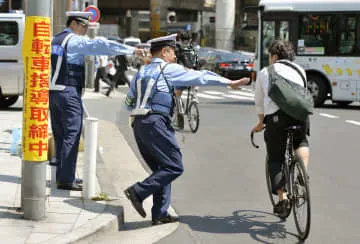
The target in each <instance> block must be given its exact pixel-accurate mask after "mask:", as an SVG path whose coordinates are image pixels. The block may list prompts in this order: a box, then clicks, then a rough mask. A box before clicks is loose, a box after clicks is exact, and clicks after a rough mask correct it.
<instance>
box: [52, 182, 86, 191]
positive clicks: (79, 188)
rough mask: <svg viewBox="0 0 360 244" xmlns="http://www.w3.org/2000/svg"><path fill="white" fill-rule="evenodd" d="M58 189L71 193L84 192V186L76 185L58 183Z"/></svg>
mask: <svg viewBox="0 0 360 244" xmlns="http://www.w3.org/2000/svg"><path fill="white" fill-rule="evenodd" d="M57 189H61V190H70V191H82V186H81V185H79V184H76V183H57Z"/></svg>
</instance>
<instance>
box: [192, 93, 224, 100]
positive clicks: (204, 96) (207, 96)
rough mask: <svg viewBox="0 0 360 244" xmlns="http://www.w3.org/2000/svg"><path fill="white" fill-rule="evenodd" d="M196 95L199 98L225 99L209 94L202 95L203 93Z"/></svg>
mask: <svg viewBox="0 0 360 244" xmlns="http://www.w3.org/2000/svg"><path fill="white" fill-rule="evenodd" d="M196 95H197V96H198V97H202V98H208V99H224V98H223V97H216V96H212V95H207V94H202V93H197V94H196Z"/></svg>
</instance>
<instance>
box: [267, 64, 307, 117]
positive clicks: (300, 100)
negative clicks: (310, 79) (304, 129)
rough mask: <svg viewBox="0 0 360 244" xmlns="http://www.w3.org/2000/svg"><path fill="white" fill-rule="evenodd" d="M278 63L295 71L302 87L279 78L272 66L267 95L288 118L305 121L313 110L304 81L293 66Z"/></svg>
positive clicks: (269, 68)
mask: <svg viewBox="0 0 360 244" xmlns="http://www.w3.org/2000/svg"><path fill="white" fill-rule="evenodd" d="M278 63H281V64H284V65H287V66H289V67H292V68H293V69H295V70H296V71H297V72H298V73H299V74H300V76H301V78H302V79H303V82H304V87H303V86H300V85H298V84H296V83H294V82H292V81H290V80H287V79H285V78H284V77H282V76H280V75H279V74H277V73H276V72H275V69H274V65H270V66H269V67H268V73H269V90H268V95H269V97H270V98H271V99H272V100H273V101H274V102H275V103H276V105H278V106H279V108H280V109H281V110H282V111H284V112H285V113H287V114H288V115H289V116H291V117H293V118H294V119H297V120H300V121H305V120H306V119H307V117H308V115H309V114H312V113H313V108H314V102H313V97H312V94H311V93H310V91H309V90H308V88H307V85H306V79H305V77H304V75H303V74H302V73H301V72H300V70H299V69H298V68H297V67H296V66H295V65H293V64H291V63H289V62H285V61H278Z"/></svg>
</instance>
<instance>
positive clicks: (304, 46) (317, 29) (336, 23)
mask: <svg viewBox="0 0 360 244" xmlns="http://www.w3.org/2000/svg"><path fill="white" fill-rule="evenodd" d="M258 19H259V27H258V29H259V34H258V44H257V48H258V60H257V68H258V70H257V71H258V72H259V71H260V70H261V68H263V67H265V66H266V65H268V53H267V48H268V46H269V44H270V43H271V41H273V40H275V39H285V40H289V41H291V42H292V43H293V44H294V48H295V52H296V60H295V62H296V63H298V64H299V65H301V66H302V67H303V68H304V69H305V70H306V74H307V78H308V82H309V89H310V91H311V92H312V94H313V96H314V102H315V106H319V105H321V104H323V103H324V101H325V100H326V99H331V100H332V101H333V102H335V103H338V104H341V105H348V104H350V103H351V102H353V101H360V0H260V2H259V10H258Z"/></svg>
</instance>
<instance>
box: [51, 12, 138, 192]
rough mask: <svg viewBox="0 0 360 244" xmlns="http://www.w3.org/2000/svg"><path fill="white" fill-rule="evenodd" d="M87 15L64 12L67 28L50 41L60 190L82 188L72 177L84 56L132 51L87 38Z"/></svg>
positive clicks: (52, 113)
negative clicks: (66, 17) (66, 18)
mask: <svg viewBox="0 0 360 244" xmlns="http://www.w3.org/2000/svg"><path fill="white" fill-rule="evenodd" d="M90 14H91V13H88V12H78V11H74V12H67V13H66V15H67V16H68V20H67V23H66V25H67V28H66V29H65V30H64V31H63V32H61V33H59V34H57V35H56V36H55V37H54V38H53V40H52V42H51V46H52V48H51V80H50V84H49V105H50V106H49V107H50V115H51V127H52V131H53V136H54V140H55V147H56V165H57V172H56V182H57V187H58V189H64V190H76V191H81V190H82V186H81V183H82V180H81V179H75V170H76V161H77V155H78V148H79V141H80V135H81V129H82V118H83V107H82V100H81V91H82V88H84V84H85V67H84V57H85V56H86V55H114V54H119V55H123V54H132V53H134V51H135V50H134V48H133V47H128V46H126V45H122V44H118V43H115V42H110V41H107V40H101V39H95V40H90V39H88V38H87V37H86V36H85V34H86V32H87V29H88V25H89V17H90ZM138 51H140V52H141V50H137V52H138Z"/></svg>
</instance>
